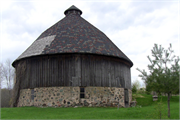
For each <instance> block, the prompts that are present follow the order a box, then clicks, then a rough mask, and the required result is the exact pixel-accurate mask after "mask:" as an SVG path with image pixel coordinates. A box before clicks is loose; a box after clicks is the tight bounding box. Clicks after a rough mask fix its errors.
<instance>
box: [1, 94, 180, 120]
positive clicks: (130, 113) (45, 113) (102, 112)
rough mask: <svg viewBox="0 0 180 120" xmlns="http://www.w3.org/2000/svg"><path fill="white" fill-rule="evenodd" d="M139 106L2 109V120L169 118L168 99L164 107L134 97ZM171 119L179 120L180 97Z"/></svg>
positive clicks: (175, 100)
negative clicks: (160, 110) (160, 112)
mask: <svg viewBox="0 0 180 120" xmlns="http://www.w3.org/2000/svg"><path fill="white" fill-rule="evenodd" d="M133 96H134V97H135V98H136V100H137V102H138V104H137V106H136V107H131V108H119V110H118V109H117V108H111V107H107V108H104V107H96V108H95V107H94V108H93V107H78V108H50V107H49V108H38V107H20V108H1V119H159V117H158V116H159V112H158V111H159V109H162V119H166V118H167V97H165V96H163V97H162V105H160V106H158V102H159V101H160V100H158V101H157V102H153V101H152V96H151V95H145V94H136V95H133ZM170 106H171V118H170V119H179V96H173V97H172V98H171V103H170Z"/></svg>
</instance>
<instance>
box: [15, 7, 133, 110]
mask: <svg viewBox="0 0 180 120" xmlns="http://www.w3.org/2000/svg"><path fill="white" fill-rule="evenodd" d="M64 14H65V17H64V18H63V19H62V20H60V21H58V22H57V23H56V24H54V25H53V26H51V27H50V28H48V29H47V30H45V31H44V32H43V33H42V34H41V35H40V36H39V37H38V38H37V39H36V40H35V41H34V42H33V43H32V44H31V45H30V46H29V47H28V48H27V49H26V50H25V51H24V52H23V53H22V54H21V55H20V56H19V57H18V58H17V59H16V60H15V61H14V62H13V64H12V65H13V67H14V68H15V69H16V81H15V87H14V97H13V106H18V107H20V106H55V107H63V106H64V107H68V106H77V105H83V106H117V105H120V106H122V107H128V106H129V104H130V102H131V100H132V92H131V72H130V68H131V67H132V66H133V63H132V61H131V60H130V59H129V58H128V57H127V56H126V55H125V54H124V53H123V52H122V51H121V50H120V49H119V48H118V47H117V46H116V45H115V44H114V43H113V42H112V41H111V40H110V39H109V38H108V37H107V36H106V35H105V34H104V33H103V32H101V31H100V30H99V29H97V28H96V27H94V26H93V25H92V24H90V23H89V22H88V21H86V20H85V19H83V18H82V17H81V14H82V11H81V10H80V9H78V8H77V7H75V6H74V5H73V6H71V7H70V8H68V9H67V10H66V11H65V12H64Z"/></svg>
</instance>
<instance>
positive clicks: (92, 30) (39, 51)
mask: <svg viewBox="0 0 180 120" xmlns="http://www.w3.org/2000/svg"><path fill="white" fill-rule="evenodd" d="M64 14H65V15H66V16H65V17H64V18H63V19H62V20H60V21H59V22H57V23H56V24H54V25H53V26H51V27H50V28H48V29H47V30H46V31H44V32H43V33H42V34H41V35H40V36H39V37H38V38H37V39H36V40H35V41H34V42H33V43H32V44H31V45H30V47H29V48H27V49H26V50H25V51H24V52H23V53H22V54H21V55H20V56H19V57H18V58H17V59H16V60H15V61H14V62H16V61H17V60H20V59H23V58H27V57H31V56H38V55H46V54H61V53H89V54H99V55H108V56H114V57H119V58H121V59H124V60H126V61H128V62H129V63H130V65H131V66H132V65H133V63H132V61H131V60H130V59H129V58H128V57H127V56H126V55H125V54H124V53H123V52H122V51H121V50H120V49H119V48H118V47H117V46H116V45H115V44H114V43H113V42H112V41H111V40H110V39H109V38H108V37H107V36H106V35H105V34H104V33H103V32H101V31H100V30H99V29H97V28H96V27H94V26H93V25H92V24H90V23H89V22H87V21H86V20H85V19H83V18H82V17H81V14H82V11H81V10H80V9H78V8H77V7H75V6H74V5H73V6H71V7H70V8H68V9H67V10H66V11H65V12H64ZM13 64H14V63H13Z"/></svg>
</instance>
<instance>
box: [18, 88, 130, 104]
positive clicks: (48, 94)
mask: <svg viewBox="0 0 180 120" xmlns="http://www.w3.org/2000/svg"><path fill="white" fill-rule="evenodd" d="M128 92H129V100H130V101H131V100H132V92H131V90H128ZM129 103H130V102H129ZM118 104H119V106H120V107H125V104H124V88H116V87H85V98H80V88H79V87H41V88H34V89H22V90H20V97H19V101H18V107H21V106H50V107H73V106H89V107H91V106H113V107H117V106H118Z"/></svg>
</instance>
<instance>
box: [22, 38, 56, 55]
mask: <svg viewBox="0 0 180 120" xmlns="http://www.w3.org/2000/svg"><path fill="white" fill-rule="evenodd" d="M55 37H56V35H51V36H48V37H44V38H41V39H38V40H36V41H34V42H33V43H32V45H30V46H29V47H28V48H27V49H26V50H25V51H24V52H23V53H22V54H21V55H20V56H19V57H18V59H21V58H25V57H30V56H35V55H40V54H42V52H43V50H44V48H45V47H46V45H50V44H51V42H52V41H53V40H54V38H55Z"/></svg>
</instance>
